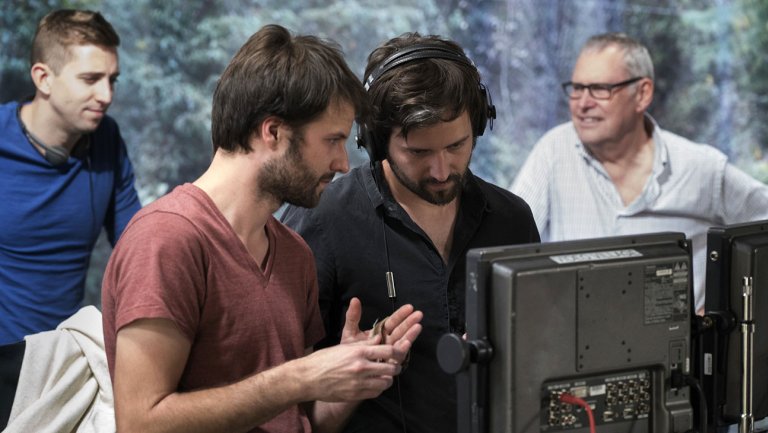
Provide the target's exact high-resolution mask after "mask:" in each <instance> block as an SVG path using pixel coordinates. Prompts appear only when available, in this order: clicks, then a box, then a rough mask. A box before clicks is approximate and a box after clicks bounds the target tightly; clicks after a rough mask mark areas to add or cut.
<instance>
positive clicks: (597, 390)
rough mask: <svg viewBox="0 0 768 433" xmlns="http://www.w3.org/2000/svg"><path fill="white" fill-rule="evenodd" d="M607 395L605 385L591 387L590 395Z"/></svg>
mask: <svg viewBox="0 0 768 433" xmlns="http://www.w3.org/2000/svg"><path fill="white" fill-rule="evenodd" d="M604 394H605V384H604V383H602V384H600V385H592V386H590V387H589V395H590V396H595V395H604Z"/></svg>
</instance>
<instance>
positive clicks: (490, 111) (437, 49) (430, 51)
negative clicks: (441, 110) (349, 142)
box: [357, 44, 496, 161]
mask: <svg viewBox="0 0 768 433" xmlns="http://www.w3.org/2000/svg"><path fill="white" fill-rule="evenodd" d="M423 59H446V60H451V61H454V62H457V63H462V64H464V65H468V66H471V67H472V68H474V69H475V70H477V67H476V66H475V64H474V63H473V62H472V60H470V59H469V57H467V56H466V55H464V53H462V52H457V51H455V50H452V49H450V48H447V47H444V46H439V45H435V44H416V45H411V46H409V47H405V48H403V49H399V50H397V51H396V52H394V53H393V54H391V55H390V56H389V57H387V58H386V59H384V60H383V61H382V62H381V63H380V64H379V65H378V66H377V67H376V68H375V69H374V70H373V71H372V72H371V73H370V75H368V77H367V78H366V79H365V90H366V91H370V89H371V87H372V86H373V83H375V82H376V81H377V80H378V79H379V78H381V76H382V75H384V74H385V73H387V72H388V71H390V70H392V69H395V68H397V67H399V66H401V65H404V64H406V63H409V62H412V61H414V60H423ZM477 84H478V89H479V91H480V92H481V95H482V98H483V104H484V106H485V110H484V112H483V113H482V116H481V117H480V119H477V121H475V120H474V119H473V122H472V130H473V134H474V135H475V136H481V135H483V132H485V126H486V124H487V123H489V122H490V128H491V129H493V119H495V118H496V107H495V106H494V105H493V101H492V100H491V94H490V92H488V88H487V87H486V86H485V85H484V84H483V83H482V81H478V83H477ZM438 85H439V84H438ZM357 147H358V148H360V147H364V148H365V149H366V150H367V151H368V155H369V156H370V159H371V161H380V160H382V159H384V158H385V157H386V149H385V148H386V145H385V144H381V143H376V141H375V140H374V138H373V136H372V133H371V131H369V130H368V128H367V127H366V126H365V125H360V124H358V133H357Z"/></svg>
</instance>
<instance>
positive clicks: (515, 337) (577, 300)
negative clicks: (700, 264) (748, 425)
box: [438, 233, 693, 433]
mask: <svg viewBox="0 0 768 433" xmlns="http://www.w3.org/2000/svg"><path fill="white" fill-rule="evenodd" d="M691 275H692V272H691V255H690V247H689V241H688V240H687V239H686V238H685V235H684V234H682V233H655V234H646V235H635V236H621V237H610V238H601V239H589V240H579V241H567V242H552V243H544V244H530V245H518V246H508V247H494V248H483V249H475V250H471V251H470V252H469V254H468V255H467V335H466V336H465V338H460V337H457V336H455V335H451V334H448V335H446V336H444V337H443V339H441V341H440V344H439V345H438V360H439V361H440V364H441V366H442V367H443V368H444V369H445V370H446V371H449V372H453V373H456V374H457V385H458V388H459V395H458V400H459V408H458V411H459V419H458V423H459V432H460V433H470V432H471V433H488V432H506V433H539V432H589V431H590V428H589V427H590V421H589V414H588V412H592V418H593V422H594V425H595V426H596V431H599V432H659V433H661V432H664V433H669V432H685V431H688V430H690V429H691V428H692V425H693V410H692V407H691V403H690V396H689V389H688V387H687V386H685V385H682V384H681V385H675V383H678V382H676V381H675V375H687V374H688V373H689V369H690V329H691V328H690V323H691V321H690V318H691V314H692V313H691V308H692V307H691V305H692V303H691V299H692V285H691ZM561 394H568V395H572V396H575V397H577V398H578V399H580V401H581V402H582V403H586V404H587V406H588V407H589V409H590V410H589V411H588V410H587V409H586V407H582V406H578V405H575V404H570V403H563V402H561V401H560V396H561Z"/></svg>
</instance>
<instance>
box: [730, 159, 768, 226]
mask: <svg viewBox="0 0 768 433" xmlns="http://www.w3.org/2000/svg"><path fill="white" fill-rule="evenodd" d="M720 199H721V200H720V211H721V215H722V217H723V222H724V223H725V224H736V223H742V222H751V221H757V220H764V219H768V185H766V184H764V183H762V182H760V181H759V180H757V179H755V178H753V177H751V176H750V175H748V174H746V173H744V172H743V171H741V170H739V169H738V168H736V167H735V166H733V165H731V164H726V165H725V170H724V171H723V180H722V195H721V197H720Z"/></svg>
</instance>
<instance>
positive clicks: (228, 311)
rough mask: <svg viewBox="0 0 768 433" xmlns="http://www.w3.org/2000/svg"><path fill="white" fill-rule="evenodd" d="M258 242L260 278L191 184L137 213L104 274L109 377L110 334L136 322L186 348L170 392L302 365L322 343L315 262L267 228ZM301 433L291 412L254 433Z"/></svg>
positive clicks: (298, 411)
mask: <svg viewBox="0 0 768 433" xmlns="http://www.w3.org/2000/svg"><path fill="white" fill-rule="evenodd" d="M266 232H267V236H268V237H269V252H268V253H267V258H266V266H265V270H264V271H262V270H261V268H260V267H259V265H258V264H257V263H256V262H255V261H254V260H253V258H252V256H251V255H250V254H249V253H248V251H247V249H246V247H245V245H244V244H243V243H242V242H241V241H240V239H239V238H238V236H237V235H236V234H235V232H234V231H233V229H232V227H231V226H230V225H229V223H228V222H227V220H226V219H225V218H224V216H223V215H222V214H221V212H219V210H218V208H216V206H215V204H214V203H213V201H212V200H211V199H210V198H209V197H208V196H207V195H206V194H205V193H204V192H203V191H202V190H201V189H199V188H197V187H196V186H194V185H192V184H185V185H182V186H179V187H177V188H176V189H174V190H173V191H172V192H171V193H170V194H168V195H166V196H165V197H162V198H160V199H158V200H157V201H155V202H154V203H152V204H150V205H148V206H147V207H145V208H144V209H142V210H141V211H140V212H139V213H137V214H136V215H135V216H134V218H133V219H132V220H131V222H130V224H129V225H128V226H127V227H126V229H125V231H124V232H123V234H122V236H121V238H120V241H119V242H118V244H117V246H116V248H115V250H114V251H113V253H112V256H111V258H110V261H109V265H108V266H107V270H106V272H105V274H104V282H103V286H102V291H103V294H102V314H103V321H104V343H105V346H106V351H107V360H108V362H109V370H110V374H111V375H112V376H114V368H115V340H116V335H117V332H118V331H119V330H120V329H121V328H122V327H124V326H126V325H128V324H130V323H131V322H133V321H135V320H137V319H142V318H164V319H169V320H171V321H173V322H174V323H176V324H177V325H178V326H179V328H180V329H181V331H182V332H183V333H184V334H185V335H186V336H187V337H188V338H189V341H190V342H192V347H191V350H190V354H189V358H188V360H187V365H186V368H185V369H184V372H183V374H182V376H181V380H180V381H179V386H178V390H179V391H190V390H195V389H201V388H211V387H214V386H220V385H225V384H229V383H232V382H236V381H239V380H241V379H243V378H245V377H247V376H250V375H252V374H254V373H257V372H260V371H263V370H266V369H269V368H270V367H273V366H276V365H279V364H282V363H284V362H286V361H288V360H291V359H295V358H298V357H300V356H303V355H304V351H305V348H307V347H310V346H312V345H313V344H314V343H316V342H317V341H318V340H319V339H320V338H322V336H323V334H324V331H323V325H322V321H321V319H320V313H319V309H318V304H317V275H316V272H315V265H314V259H313V258H312V253H311V252H310V250H309V248H308V247H307V245H306V243H304V241H303V240H302V239H301V238H300V237H299V236H298V235H297V234H295V233H294V232H293V231H291V230H290V229H288V228H287V227H285V226H284V225H282V224H281V223H280V222H278V221H277V220H275V219H274V218H270V220H269V221H268V222H267V226H266ZM223 403H224V402H223ZM224 404H225V403H224ZM310 430H311V428H310V426H309V420H308V419H307V416H306V414H305V413H304V411H303V409H302V408H301V407H299V406H296V407H292V408H291V409H289V410H287V411H285V412H283V413H282V414H280V415H279V416H277V417H276V418H274V419H272V420H271V421H269V422H268V423H266V424H264V425H262V426H261V427H260V428H259V429H255V430H253V431H272V432H302V431H304V432H309V431H310Z"/></svg>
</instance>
